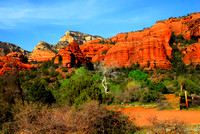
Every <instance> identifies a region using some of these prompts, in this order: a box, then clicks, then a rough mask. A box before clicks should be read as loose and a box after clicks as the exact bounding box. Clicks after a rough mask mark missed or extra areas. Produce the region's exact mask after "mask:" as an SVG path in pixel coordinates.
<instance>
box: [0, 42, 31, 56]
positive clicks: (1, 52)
mask: <svg viewBox="0 0 200 134" xmlns="http://www.w3.org/2000/svg"><path fill="white" fill-rule="evenodd" d="M13 52H20V53H23V54H25V55H27V54H29V53H30V52H28V51H26V50H24V49H22V48H20V47H19V46H17V45H14V44H11V43H7V42H1V41H0V56H6V55H7V54H9V53H13Z"/></svg>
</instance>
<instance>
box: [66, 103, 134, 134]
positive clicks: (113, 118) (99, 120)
mask: <svg viewBox="0 0 200 134" xmlns="http://www.w3.org/2000/svg"><path fill="white" fill-rule="evenodd" d="M88 117H89V118H88ZM69 120H70V124H69V126H74V129H73V130H76V131H78V132H82V133H115V134H120V133H133V132H135V130H136V127H135V126H134V124H133V120H131V119H130V118H129V117H127V116H124V115H122V113H121V112H115V111H108V110H107V109H106V108H105V107H104V106H102V105H99V103H98V102H95V101H91V102H89V103H85V104H83V105H82V106H81V107H80V108H79V109H78V110H75V111H74V112H72V116H70V118H69Z"/></svg>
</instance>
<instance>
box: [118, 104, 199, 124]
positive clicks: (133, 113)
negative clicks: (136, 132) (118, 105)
mask: <svg viewBox="0 0 200 134" xmlns="http://www.w3.org/2000/svg"><path fill="white" fill-rule="evenodd" d="M120 111H122V112H123V113H124V114H126V115H129V116H130V117H134V118H135V119H136V120H135V122H136V125H138V126H148V125H152V124H151V123H150V122H149V121H148V119H150V118H152V117H157V118H158V119H159V120H168V119H176V120H179V121H184V122H186V123H188V124H200V111H176V110H163V111H158V110H155V109H145V108H143V107H131V108H125V109H120Z"/></svg>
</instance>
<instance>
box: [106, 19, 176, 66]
mask: <svg viewBox="0 0 200 134" xmlns="http://www.w3.org/2000/svg"><path fill="white" fill-rule="evenodd" d="M171 33H172V31H171V30H170V28H169V26H168V25H167V24H165V23H161V22H158V23H156V24H155V25H154V26H152V27H151V28H148V29H145V30H143V31H140V32H130V33H121V34H118V35H116V36H115V37H112V38H111V40H112V41H115V42H117V43H116V45H115V46H113V47H112V48H111V49H109V50H108V52H107V54H106V56H105V59H104V61H103V62H104V64H105V65H107V66H117V67H122V66H131V64H133V63H134V64H136V63H137V62H138V63H139V64H140V65H141V66H147V62H148V61H149V62H150V67H151V68H154V66H155V65H156V66H157V67H160V68H170V62H169V60H168V58H167V57H171V50H172V48H171V47H170V46H169V40H170V38H171Z"/></svg>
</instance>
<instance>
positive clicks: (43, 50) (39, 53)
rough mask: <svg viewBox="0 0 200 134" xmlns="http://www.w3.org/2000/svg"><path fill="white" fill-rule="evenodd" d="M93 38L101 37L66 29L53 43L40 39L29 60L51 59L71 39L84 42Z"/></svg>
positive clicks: (41, 60)
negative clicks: (58, 39)
mask: <svg viewBox="0 0 200 134" xmlns="http://www.w3.org/2000/svg"><path fill="white" fill-rule="evenodd" d="M94 39H102V38H101V37H100V36H92V35H89V34H84V33H80V32H73V31H67V32H66V33H65V35H64V36H63V37H62V38H61V39H60V41H59V42H58V43H57V44H55V45H50V44H48V43H46V42H42V41H40V42H39V43H38V45H37V46H36V47H35V48H34V50H33V51H32V53H31V55H30V57H29V59H30V60H29V61H37V62H43V61H47V60H51V59H52V58H53V57H55V55H56V54H57V53H58V52H59V51H60V50H61V49H62V48H65V47H67V45H68V44H69V43H71V42H73V41H76V42H78V43H79V44H83V43H86V42H88V41H91V40H94Z"/></svg>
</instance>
